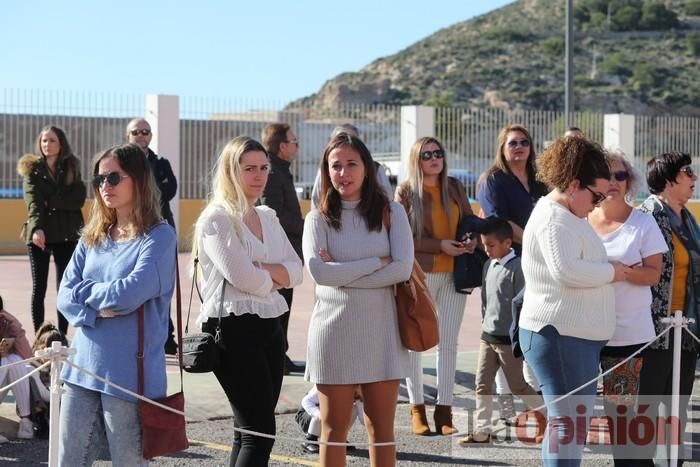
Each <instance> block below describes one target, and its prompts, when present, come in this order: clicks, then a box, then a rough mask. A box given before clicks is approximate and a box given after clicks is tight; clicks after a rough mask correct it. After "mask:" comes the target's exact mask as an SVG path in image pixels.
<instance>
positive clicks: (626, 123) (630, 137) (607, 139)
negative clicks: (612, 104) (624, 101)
mask: <svg viewBox="0 0 700 467" xmlns="http://www.w3.org/2000/svg"><path fill="white" fill-rule="evenodd" d="M634 123H635V122H634V115H626V114H605V116H604V120H603V146H605V149H611V150H621V151H622V152H624V153H625V155H626V156H627V157H629V158H630V160H634V156H635V153H634V151H635V145H634Z"/></svg>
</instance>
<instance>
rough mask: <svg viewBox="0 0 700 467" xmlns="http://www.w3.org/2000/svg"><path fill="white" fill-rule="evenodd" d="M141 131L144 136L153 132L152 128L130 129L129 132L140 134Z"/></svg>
mask: <svg viewBox="0 0 700 467" xmlns="http://www.w3.org/2000/svg"><path fill="white" fill-rule="evenodd" d="M139 133H141V134H142V135H143V136H148V135H150V134H151V130H149V129H148V128H144V129H143V130H131V131H129V134H131V136H138V134H139Z"/></svg>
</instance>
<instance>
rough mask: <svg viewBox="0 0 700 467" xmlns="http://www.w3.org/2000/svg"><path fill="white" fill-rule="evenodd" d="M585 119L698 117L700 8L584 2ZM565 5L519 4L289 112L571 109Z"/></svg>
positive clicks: (579, 23)
mask: <svg viewBox="0 0 700 467" xmlns="http://www.w3.org/2000/svg"><path fill="white" fill-rule="evenodd" d="M575 3H576V8H575V18H576V21H575V24H576V26H575V37H576V39H575V50H574V56H575V62H574V63H575V84H574V87H575V97H574V106H575V109H576V110H578V111H594V112H624V113H634V114H675V115H700V0H686V1H679V0H676V1H673V0H666V1H663V2H660V1H650V0H609V1H608V0H577V1H576V2H575ZM564 4H565V1H564V0H519V1H515V2H513V3H511V4H509V5H507V6H505V7H502V8H499V9H497V10H494V11H492V12H490V13H488V14H485V15H482V16H480V17H475V18H472V19H470V20H469V21H464V22H461V23H458V24H455V25H453V26H451V27H448V28H445V29H442V30H440V31H438V32H436V33H434V34H433V35H431V36H429V37H427V38H425V39H423V40H421V41H419V42H417V43H415V44H413V45H411V46H409V47H407V48H406V49H404V50H402V51H400V52H398V53H396V54H394V55H391V56H388V57H383V58H379V59H377V60H375V61H374V62H372V63H371V64H369V65H367V66H366V67H364V68H363V69H361V70H360V71H357V72H347V73H343V74H341V75H339V76H337V77H335V78H333V79H331V80H329V81H327V82H326V83H325V84H324V85H323V86H322V88H321V89H320V90H319V91H318V92H317V93H316V94H313V95H311V96H308V97H305V98H303V99H300V100H298V101H295V102H293V103H291V104H290V105H289V107H291V108H293V107H295V106H296V105H298V104H303V105H305V106H308V105H311V106H313V107H315V108H317V109H333V108H337V107H338V106H340V105H342V104H346V103H358V104H360V103H361V104H428V105H435V106H466V107H472V108H480V107H501V108H508V109H541V110H563V107H564V103H563V101H564V48H565V47H564V24H565V19H564Z"/></svg>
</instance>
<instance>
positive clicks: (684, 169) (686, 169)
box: [680, 165, 695, 178]
mask: <svg viewBox="0 0 700 467" xmlns="http://www.w3.org/2000/svg"><path fill="white" fill-rule="evenodd" d="M680 172H685V174H686V175H687V176H688V177H691V178H692V177H693V176H694V175H695V172H694V171H693V168H692V167H690V166H689V165H686V166H685V167H681V168H680Z"/></svg>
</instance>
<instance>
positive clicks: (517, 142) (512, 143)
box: [508, 139, 530, 149]
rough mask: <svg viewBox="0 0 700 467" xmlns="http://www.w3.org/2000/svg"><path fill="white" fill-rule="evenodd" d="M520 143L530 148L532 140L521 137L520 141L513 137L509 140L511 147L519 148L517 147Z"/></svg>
mask: <svg viewBox="0 0 700 467" xmlns="http://www.w3.org/2000/svg"><path fill="white" fill-rule="evenodd" d="M518 144H519V145H520V146H521V147H524V148H529V147H530V140H527V139H521V140H520V141H518V140H515V139H512V140H510V141H508V147H509V148H511V149H515V148H517V147H518Z"/></svg>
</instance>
